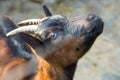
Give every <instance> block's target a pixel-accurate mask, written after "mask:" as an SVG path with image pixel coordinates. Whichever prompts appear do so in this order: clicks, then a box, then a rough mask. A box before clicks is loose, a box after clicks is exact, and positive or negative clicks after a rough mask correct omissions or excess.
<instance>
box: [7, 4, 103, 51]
mask: <svg viewBox="0 0 120 80" xmlns="http://www.w3.org/2000/svg"><path fill="white" fill-rule="evenodd" d="M43 9H44V11H45V14H46V16H47V17H45V18H43V19H29V20H25V21H22V22H20V23H19V24H18V25H19V26H22V27H18V28H16V29H14V30H12V31H10V32H9V33H8V34H7V36H12V35H15V34H18V33H20V32H25V33H28V34H34V35H35V37H36V38H38V39H39V40H40V41H41V42H42V43H43V44H44V49H42V50H44V51H42V50H41V49H40V50H41V52H44V53H55V52H56V51H57V50H61V49H63V48H65V47H63V46H66V45H67V46H71V47H69V48H68V52H69V50H73V49H74V50H77V51H82V52H83V53H85V52H86V51H88V50H89V48H90V47H91V45H92V44H93V42H94V41H95V39H96V38H97V37H98V36H99V35H100V34H101V33H102V31H103V22H102V19H101V18H99V17H98V16H96V15H93V14H87V15H84V16H81V17H74V18H66V17H64V16H61V15H52V14H51V13H50V11H49V10H48V8H47V7H46V6H43ZM84 46H85V47H84Z"/></svg>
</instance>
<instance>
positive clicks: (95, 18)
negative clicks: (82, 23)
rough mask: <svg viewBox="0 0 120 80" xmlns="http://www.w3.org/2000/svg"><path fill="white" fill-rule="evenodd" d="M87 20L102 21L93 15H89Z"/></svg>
mask: <svg viewBox="0 0 120 80" xmlns="http://www.w3.org/2000/svg"><path fill="white" fill-rule="evenodd" d="M87 20H88V21H90V20H102V19H101V18H100V17H98V16H96V15H94V14H89V15H88V18H87Z"/></svg>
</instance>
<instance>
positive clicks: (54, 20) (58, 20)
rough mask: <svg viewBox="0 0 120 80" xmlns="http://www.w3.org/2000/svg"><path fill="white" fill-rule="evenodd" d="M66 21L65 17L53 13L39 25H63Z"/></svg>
mask: <svg viewBox="0 0 120 80" xmlns="http://www.w3.org/2000/svg"><path fill="white" fill-rule="evenodd" d="M66 21H67V18H66V17H63V16H61V15H53V16H51V17H48V18H47V19H46V20H44V21H43V22H42V23H41V25H43V26H45V27H51V26H64V25H65V23H66Z"/></svg>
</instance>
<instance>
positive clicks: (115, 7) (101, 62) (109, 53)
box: [0, 0, 120, 80]
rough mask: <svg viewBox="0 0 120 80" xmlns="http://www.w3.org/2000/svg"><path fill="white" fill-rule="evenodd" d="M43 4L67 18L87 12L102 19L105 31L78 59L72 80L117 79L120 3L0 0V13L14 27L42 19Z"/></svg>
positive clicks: (118, 0) (115, 0)
mask: <svg viewBox="0 0 120 80" xmlns="http://www.w3.org/2000/svg"><path fill="white" fill-rule="evenodd" d="M42 4H46V5H47V6H48V7H49V9H50V10H51V12H52V13H53V14H60V15H63V16H66V17H74V16H81V15H84V14H88V13H93V14H96V15H98V16H100V17H102V19H103V21H104V23H105V26H104V32H103V34H102V35H101V36H99V37H98V38H97V40H96V41H95V43H94V45H93V46H92V48H91V50H90V51H89V52H88V53H87V54H86V55H85V56H84V57H83V58H81V59H80V60H79V62H78V65H77V70H76V73H75V75H74V80H120V26H119V24H120V0H0V14H6V15H8V16H10V17H11V18H12V19H13V21H14V22H15V23H16V24H17V23H18V22H19V21H22V20H24V19H28V18H42V17H43V15H44V14H43V10H42Z"/></svg>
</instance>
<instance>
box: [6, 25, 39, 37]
mask: <svg viewBox="0 0 120 80" xmlns="http://www.w3.org/2000/svg"><path fill="white" fill-rule="evenodd" d="M37 28H38V26H37V25H28V26H24V27H19V28H16V29H14V30H12V31H10V32H8V33H7V34H6V36H7V37H8V36H13V35H15V34H18V33H20V32H33V33H34V32H35V31H36V30H37Z"/></svg>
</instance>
